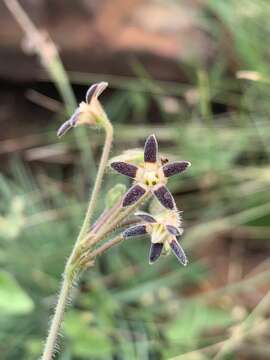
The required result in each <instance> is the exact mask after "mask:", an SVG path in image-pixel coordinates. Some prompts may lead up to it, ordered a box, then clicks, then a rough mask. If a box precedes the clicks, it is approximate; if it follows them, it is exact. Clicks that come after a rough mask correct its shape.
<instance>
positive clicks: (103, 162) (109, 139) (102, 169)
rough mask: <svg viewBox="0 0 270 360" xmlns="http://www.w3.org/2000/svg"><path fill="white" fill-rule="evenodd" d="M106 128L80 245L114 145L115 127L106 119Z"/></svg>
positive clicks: (80, 236)
mask: <svg viewBox="0 0 270 360" xmlns="http://www.w3.org/2000/svg"><path fill="white" fill-rule="evenodd" d="M104 128H105V131H106V139H105V144H104V147H103V152H102V155H101V159H100V163H99V168H98V173H97V177H96V181H95V185H94V188H93V191H92V195H91V198H90V202H89V205H88V209H87V211H86V215H85V218H84V222H83V224H82V228H81V231H80V233H79V236H78V240H77V241H78V243H79V242H80V241H81V240H82V239H83V238H84V237H85V235H86V233H87V232H88V230H89V226H90V221H91V219H92V216H93V212H94V208H95V205H96V201H97V197H98V193H99V191H100V188H101V184H102V179H103V175H104V172H105V169H106V166H107V162H108V158H109V154H110V150H111V145H112V140H113V127H112V125H111V123H110V121H109V120H108V119H107V117H106V119H105V121H104Z"/></svg>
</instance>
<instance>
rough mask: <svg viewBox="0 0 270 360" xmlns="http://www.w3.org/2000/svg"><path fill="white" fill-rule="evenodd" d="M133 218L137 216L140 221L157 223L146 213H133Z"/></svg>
mask: <svg viewBox="0 0 270 360" xmlns="http://www.w3.org/2000/svg"><path fill="white" fill-rule="evenodd" d="M135 216H138V217H139V218H140V219H142V220H144V221H146V222H148V223H156V222H157V221H156V219H155V218H154V217H153V216H152V215H150V214H148V213H146V212H143V211H140V212H137V213H135Z"/></svg>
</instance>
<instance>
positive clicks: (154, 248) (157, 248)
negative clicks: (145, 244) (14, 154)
mask: <svg viewBox="0 0 270 360" xmlns="http://www.w3.org/2000/svg"><path fill="white" fill-rule="evenodd" d="M162 249H163V244H161V243H156V244H151V247H150V253H149V264H153V263H154V262H155V261H156V260H157V259H158V258H159V257H160V254H161V252H162Z"/></svg>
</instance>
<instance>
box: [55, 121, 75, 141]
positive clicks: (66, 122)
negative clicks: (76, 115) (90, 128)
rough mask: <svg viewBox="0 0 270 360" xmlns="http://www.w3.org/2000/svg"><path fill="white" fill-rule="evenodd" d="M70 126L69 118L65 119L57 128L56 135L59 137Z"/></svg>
mask: <svg viewBox="0 0 270 360" xmlns="http://www.w3.org/2000/svg"><path fill="white" fill-rule="evenodd" d="M71 128H72V125H71V124H70V121H69V120H67V121H65V122H64V124H62V125H61V126H60V128H59V129H58V131H57V136H58V137H61V136H63V135H65V133H66V132H67V131H68V130H69V129H71Z"/></svg>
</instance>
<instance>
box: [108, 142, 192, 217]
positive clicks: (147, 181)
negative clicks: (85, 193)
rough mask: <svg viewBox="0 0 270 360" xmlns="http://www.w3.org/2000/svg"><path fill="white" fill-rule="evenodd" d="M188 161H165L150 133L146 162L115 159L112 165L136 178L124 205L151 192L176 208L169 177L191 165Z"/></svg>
mask: <svg viewBox="0 0 270 360" xmlns="http://www.w3.org/2000/svg"><path fill="white" fill-rule="evenodd" d="M190 165H191V164H190V162H188V161H175V162H172V163H165V164H164V162H163V161H162V160H160V159H159V156H158V143H157V140H156V137H155V135H150V136H149V137H148V138H147V140H146V142H145V145H144V162H143V163H142V164H141V165H139V166H136V165H133V164H129V163H127V162H124V161H115V162H112V163H111V164H110V166H111V167H112V168H113V169H114V170H116V171H117V172H119V173H120V174H122V175H126V176H128V177H130V178H132V179H134V182H135V183H134V185H133V186H132V187H131V188H130V189H129V191H128V192H127V193H126V195H125V196H124V198H123V203H122V205H123V206H124V207H126V206H130V205H132V204H134V203H135V202H137V201H138V200H139V199H140V198H141V197H142V196H143V195H144V194H145V193H146V192H151V193H152V194H153V195H155V196H156V198H157V199H158V200H159V201H160V203H161V204H162V205H163V206H164V207H165V208H167V209H171V210H172V209H174V208H175V202H174V199H173V196H172V194H171V193H170V191H169V190H168V189H167V187H166V184H167V181H168V177H170V176H173V175H176V174H178V173H181V172H182V171H184V170H185V169H186V168H188V167H189V166H190Z"/></svg>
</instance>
